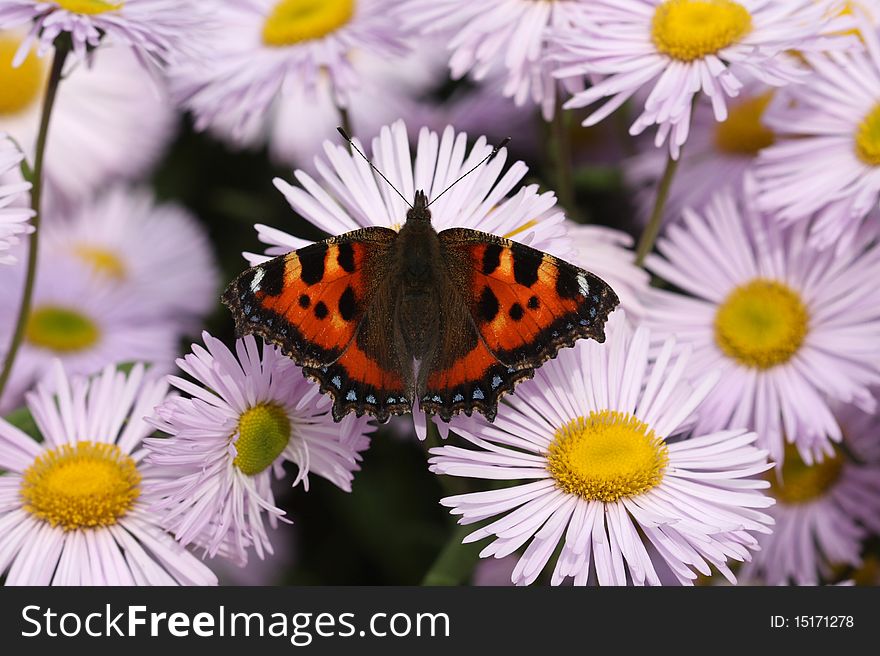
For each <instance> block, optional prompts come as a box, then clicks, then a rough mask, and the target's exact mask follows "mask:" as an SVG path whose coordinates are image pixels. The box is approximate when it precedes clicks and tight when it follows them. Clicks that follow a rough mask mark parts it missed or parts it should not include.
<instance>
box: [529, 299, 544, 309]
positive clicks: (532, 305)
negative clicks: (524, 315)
mask: <svg viewBox="0 0 880 656" xmlns="http://www.w3.org/2000/svg"><path fill="white" fill-rule="evenodd" d="M528 306H529V309H530V310H537V309H538V308H539V307H541V299H539V298H538V297H537V296H532V297H531V298H530V299H529V303H528Z"/></svg>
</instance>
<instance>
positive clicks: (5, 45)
mask: <svg viewBox="0 0 880 656" xmlns="http://www.w3.org/2000/svg"><path fill="white" fill-rule="evenodd" d="M22 42H23V36H22V34H20V33H17V32H14V31H13V32H2V31H0V132H7V133H9V135H10V136H11V137H13V138H14V139H15V141H16V142H17V143H18V144H20V145H21V147H22V148H23V149H24V150H25V153H26V154H27V155H28V157H29V158H30V160H31V161H33V153H34V149H35V147H36V141H37V132H38V128H39V124H40V113H41V109H42V104H43V103H42V101H43V94H44V91H45V90H44V87H45V82H46V79H47V77H48V67H49V64H48V63H47V62H46V61H45V60H43V59H39V58H38V57H37V56H36V54H35V53H33V52H32V51H29V52H30V54H29V55H28V56H27V57H26V58H25V59H24V61H23V62H22V63H21V65H19V66H18V67H17V68H16V67H13V65H12V60H13V57H14V55H15V53H16V51H18V50H19V48H20V46H21V44H22ZM92 59H93V62H92V66H91V67H85V66H74V67H72V68H71V69H70V70H69V71H68V73H67V74H66V75H65V78H64V81H63V83H62V85H61V89H60V90H59V93H58V98H57V100H56V103H55V107H54V109H53V111H52V130H51V136H50V138H49V142H48V144H47V146H46V162H45V169H44V175H45V184H46V186H47V187H48V190H49V192H50V194H51V198H52V199H53V200H61V201H67V203H66V204H70V203H71V202H73V201H81V200H83V199H85V198H88V197H89V196H90V195H91V194H92V193H93V191H94V190H95V189H97V188H99V187H105V186H106V185H108V184H110V183H112V182H113V181H114V180H120V179H125V180H128V179H134V178H139V177H141V176H142V175H143V174H144V173H146V172H147V171H148V170H149V169H150V168H151V167H152V166H153V165H154V164H155V162H156V161H157V160H158V159H159V157H160V156H161V155H162V154H163V152H164V151H165V147H166V146H167V144H168V142H169V140H170V139H171V137H172V135H173V132H174V129H175V125H176V120H177V119H176V114H175V111H174V109H173V108H172V107H171V104H170V102H169V99H168V98H167V97H166V94H165V93H164V91H162V90H161V89H160V88H159V87H158V86H157V85H156V84H152V80H150V79H149V74H148V73H147V72H146V71H144V70H143V68H142V67H141V66H140V65H139V64H138V61H137V58H136V57H135V55H134V54H132V53H131V52H130V51H129V50H128V49H127V48H124V47H107V48H103V47H102V48H99V49H98V50H96V51H94V52H93V53H92Z"/></svg>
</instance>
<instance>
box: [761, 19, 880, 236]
mask: <svg viewBox="0 0 880 656" xmlns="http://www.w3.org/2000/svg"><path fill="white" fill-rule="evenodd" d="M863 28H864V29H862V30H861V33H862V36H863V40H864V43H865V45H866V48H865V49H863V50H857V51H851V52H845V53H831V54H828V55H821V54H815V55H806V60H807V62H809V64H810V66H811V67H812V68H813V69H814V73H813V77H812V78H811V80H810V83H809V84H805V85H802V86H799V87H793V88H792V89H790V90H786V91H787V92H786V93H785V94H781V95H780V96H779V98H777V100H776V101H775V102H774V103H773V104H772V105H771V107H770V110H769V111H768V113H767V117H766V121H767V125H768V126H769V127H770V128H771V129H772V130H773V131H774V132H775V133H776V134H777V135H778V137H779V141H778V142H777V143H776V144H775V145H774V146H773V147H772V148H768V149H767V150H765V151H763V152H762V153H761V155H760V157H759V158H758V167H757V176H758V179H759V182H760V197H759V206H760V207H761V208H762V209H764V210H766V211H768V212H772V213H773V214H774V215H776V216H777V217H778V218H779V219H780V220H781V221H783V223H785V224H786V225H788V224H792V223H795V222H804V223H809V224H810V226H811V227H810V241H811V243H812V244H813V245H816V246H819V247H823V248H825V247H828V246H831V245H836V246H837V248H838V249H845V248H847V246H848V243H849V241H850V240H851V239H852V238H853V236H854V235H855V234H856V232H857V228H858V226H859V225H860V224H861V223H862V221H863V220H864V219H865V217H866V216H868V214H869V213H870V212H872V211H876V210H877V207H878V199H880V39H878V37H877V33H876V31H875V30H874V29H873V28H870V27H864V24H863Z"/></svg>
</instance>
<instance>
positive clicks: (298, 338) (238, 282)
mask: <svg viewBox="0 0 880 656" xmlns="http://www.w3.org/2000/svg"><path fill="white" fill-rule="evenodd" d="M396 238H397V233H396V232H395V231H393V230H390V229H388V228H379V227H374V228H364V229H362V230H357V231H354V232H350V233H347V234H345V235H341V236H339V237H333V238H331V239H327V240H325V241H321V242H317V243H315V244H311V245H309V246H306V247H304V248H301V249H299V250H297V251H293V252H291V253H288V254H286V255H282V256H279V257H276V258H275V259H272V260H270V261H268V262H266V263H264V264H261V265H258V266H255V267H252V268H250V269H248V270H246V271H244V272H243V273H242V274H241V275H239V276H238V277H237V278H236V279H235V280H234V281H233V282H232V283H231V284H230V285H229V287H228V288H227V289H226V291H225V293H224V295H223V302H224V304H226V305H227V306H228V307H229V308H230V309H231V310H232V313H233V315H234V317H235V321H236V330H237V332H238V334H247V333H253V334H255V335H258V336H260V337H262V338H263V339H264V340H266V341H267V342H269V343H272V344H275V345H276V346H278V347H279V348H281V350H282V351H283V352H284V353H285V354H286V355H288V356H290V357H291V358H292V359H293V360H294V361H295V362H296V363H297V364H298V365H300V366H301V367H303V374H304V375H306V376H308V377H311V378H313V379H315V380H317V381H318V382H319V383H320V385H321V391H322V392H329V393H330V394H331V395H332V396H333V400H334V403H333V416H334V418H336V419H337V421H338V420H339V419H341V418H342V417H343V416H344V415H345V414H346V412H348V410H350V409H353V410H355V411H356V412H357V414H358V415H362V414H364V413H365V412H370V413H371V414H375V415H376V416H377V417H379V418H380V421H382V420H384V419H385V418H387V417H388V414H389V413H397V414H400V413H402V412H407V411H409V410H410V408H411V403H409V399H408V398H407V395H406V394H405V392H404V389H403V388H404V385H403V381H402V380H401V377H400V375H399V374H398V373H397V372H396V371H395V368H396V357H395V354H394V353H389V352H385V351H387V349H388V348H389V347H388V346H384V349H385V351H383V350H382V348H378V347H377V343H376V342H377V340H376V339H375V338H374V336H375V335H381V334H390V331H391V328H390V326H387V325H382V324H383V317H380V316H369V315H370V314H371V312H370V308H371V306H372V305H373V301H374V297H375V295H376V291H377V287H378V285H379V283H380V282H381V281H383V280H384V279H385V277H386V275H387V270H388V268H389V257H390V255H391V252H392V246H393V244H394V240H395V239H396ZM385 322H386V323H387V318H386V319H385ZM371 326H372V327H371ZM383 331H384V332H383ZM386 341H387V340H386Z"/></svg>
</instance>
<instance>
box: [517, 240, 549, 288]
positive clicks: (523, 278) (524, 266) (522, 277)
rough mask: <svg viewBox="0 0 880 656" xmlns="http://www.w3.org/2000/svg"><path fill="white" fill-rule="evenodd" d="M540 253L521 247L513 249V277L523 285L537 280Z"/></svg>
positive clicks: (531, 283) (528, 285)
mask: <svg viewBox="0 0 880 656" xmlns="http://www.w3.org/2000/svg"><path fill="white" fill-rule="evenodd" d="M543 258H544V256H543V254H542V253H540V252H537V251H533V250H530V249H529V250H527V249H525V248H523V247H520V248H514V249H513V278H514V280H516V282H517V283H518V284H520V285H523V286H524V287H531V286H532V285H534V284H535V283H536V282H538V269H539V268H540V267H541V260H543Z"/></svg>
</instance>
